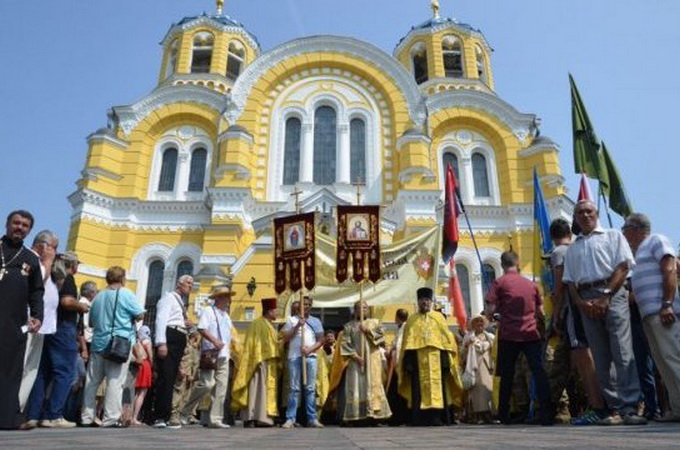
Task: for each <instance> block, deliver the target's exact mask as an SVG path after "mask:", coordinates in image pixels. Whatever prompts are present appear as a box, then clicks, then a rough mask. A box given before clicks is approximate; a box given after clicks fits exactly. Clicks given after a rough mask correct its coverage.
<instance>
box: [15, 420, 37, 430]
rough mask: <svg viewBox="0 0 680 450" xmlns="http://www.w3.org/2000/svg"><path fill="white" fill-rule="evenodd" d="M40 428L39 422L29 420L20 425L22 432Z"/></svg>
mask: <svg viewBox="0 0 680 450" xmlns="http://www.w3.org/2000/svg"><path fill="white" fill-rule="evenodd" d="M37 426H38V421H37V420H27V421H26V422H24V423H22V424H21V425H19V429H20V430H22V431H28V430H32V429H34V428H36V427H37Z"/></svg>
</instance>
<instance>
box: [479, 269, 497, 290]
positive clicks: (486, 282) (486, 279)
mask: <svg viewBox="0 0 680 450" xmlns="http://www.w3.org/2000/svg"><path fill="white" fill-rule="evenodd" d="M482 270H483V271H484V276H483V277H482V290H483V291H484V298H486V293H487V292H489V288H490V287H491V283H493V282H494V280H495V279H496V271H495V270H494V268H493V266H492V265H491V264H488V263H485V264H483V265H482Z"/></svg>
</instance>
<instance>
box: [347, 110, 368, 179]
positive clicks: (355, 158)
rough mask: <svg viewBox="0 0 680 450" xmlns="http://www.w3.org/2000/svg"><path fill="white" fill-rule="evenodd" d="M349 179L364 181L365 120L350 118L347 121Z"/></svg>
mask: <svg viewBox="0 0 680 450" xmlns="http://www.w3.org/2000/svg"><path fill="white" fill-rule="evenodd" d="M349 141H350V180H351V182H352V183H365V182H366V122H364V121H363V120H362V119H352V120H351V121H350V123H349Z"/></svg>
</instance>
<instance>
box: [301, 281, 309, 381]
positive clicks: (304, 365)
mask: <svg viewBox="0 0 680 450" xmlns="http://www.w3.org/2000/svg"><path fill="white" fill-rule="evenodd" d="M303 290H304V288H300V319H301V320H303V319H304V318H305V300H304V295H303V292H302V291H303ZM306 326H307V324H305V325H303V326H302V328H301V329H300V356H302V387H303V391H304V387H305V386H307V357H306V356H305V354H304V352H303V350H304V348H305V327H306Z"/></svg>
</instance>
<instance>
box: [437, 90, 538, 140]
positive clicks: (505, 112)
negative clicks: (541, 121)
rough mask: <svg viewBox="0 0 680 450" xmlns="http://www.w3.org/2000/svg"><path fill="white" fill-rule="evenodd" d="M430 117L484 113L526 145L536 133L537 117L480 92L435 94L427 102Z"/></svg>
mask: <svg viewBox="0 0 680 450" xmlns="http://www.w3.org/2000/svg"><path fill="white" fill-rule="evenodd" d="M425 103H426V105H427V111H428V115H429V116H432V115H433V114H435V113H436V112H438V111H442V110H446V109H453V108H462V109H473V110H478V111H482V112H483V113H486V114H488V115H491V116H493V117H496V118H497V119H499V120H500V121H501V122H503V123H504V124H505V125H506V126H507V127H508V128H509V129H510V130H511V131H512V133H513V134H514V135H515V137H517V139H518V140H519V141H520V142H522V143H524V142H525V141H526V139H527V138H528V137H529V136H532V135H533V134H534V133H535V132H536V115H535V114H524V113H520V112H519V111H517V110H516V109H515V108H514V107H513V106H512V105H510V104H509V103H507V102H506V101H504V100H502V99H501V98H500V97H498V96H497V95H495V94H488V93H486V92H478V91H446V92H440V93H437V94H434V95H432V96H430V97H428V98H427V100H426V102H425Z"/></svg>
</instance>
